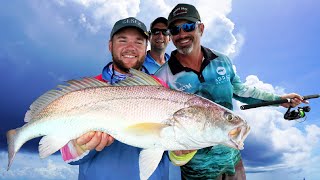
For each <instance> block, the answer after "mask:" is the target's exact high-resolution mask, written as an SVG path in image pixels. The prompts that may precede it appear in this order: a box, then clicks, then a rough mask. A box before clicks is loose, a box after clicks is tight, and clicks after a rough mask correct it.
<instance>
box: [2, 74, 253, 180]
mask: <svg viewBox="0 0 320 180" xmlns="http://www.w3.org/2000/svg"><path fill="white" fill-rule="evenodd" d="M130 72H131V74H132V77H129V78H127V79H126V80H124V81H122V82H120V83H119V84H118V85H117V86H111V85H109V84H107V83H104V82H100V81H98V80H96V79H94V78H84V79H82V80H71V81H68V85H60V86H58V88H57V89H55V90H51V91H49V92H47V93H45V94H44V95H42V96H40V97H39V98H38V99H37V100H36V101H35V102H33V103H32V105H31V106H30V110H29V111H27V113H26V116H25V122H27V123H26V124H25V125H24V126H22V127H20V128H17V129H13V130H10V131H8V132H7V142H8V157H9V161H8V170H9V168H10V166H11V164H12V161H13V158H14V156H15V154H16V153H17V152H18V150H19V149H20V147H21V146H22V145H23V144H24V143H25V142H27V141H29V140H30V139H33V138H36V137H41V136H44V137H43V138H42V139H41V140H40V142H39V144H40V145H39V154H40V157H41V158H45V157H47V156H49V155H51V154H53V153H54V152H56V151H58V150H59V149H60V148H62V147H63V146H64V145H65V144H67V143H68V142H69V141H70V140H72V139H76V138H78V137H79V136H81V135H83V134H85V133H87V132H89V131H103V132H105V133H108V134H110V135H112V136H113V137H114V138H115V139H117V140H119V141H121V142H123V143H126V144H128V145H131V146H136V147H139V148H143V150H142V151H141V153H140V158H139V167H140V178H141V179H148V177H149V176H150V175H151V174H152V173H153V171H154V170H155V169H156V167H157V166H158V163H159V161H160V160H161V157H162V154H163V152H164V151H166V150H193V149H200V148H204V147H209V146H214V145H217V144H224V145H227V146H230V147H233V148H237V149H243V141H244V139H245V138H246V136H247V134H248V132H249V129H250V128H249V126H248V125H247V123H246V122H245V121H244V120H243V119H241V118H240V117H239V116H237V115H235V114H234V113H233V112H232V111H230V110H228V109H226V108H224V107H222V106H220V105H218V104H216V103H214V102H212V101H209V100H207V99H205V98H202V97H200V96H197V95H193V94H188V93H184V92H180V91H175V90H171V89H168V88H165V87H163V86H161V85H160V83H158V82H157V81H156V80H154V79H153V78H152V77H151V76H148V75H146V74H144V73H141V72H139V71H136V70H131V71H130ZM106 148H107V147H106Z"/></svg>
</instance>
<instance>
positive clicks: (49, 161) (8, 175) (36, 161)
mask: <svg viewBox="0 0 320 180" xmlns="http://www.w3.org/2000/svg"><path fill="white" fill-rule="evenodd" d="M0 158H1V159H2V161H1V162H0V164H1V167H6V165H7V164H6V161H4V160H6V159H7V153H5V152H0ZM77 177H78V166H71V165H68V164H67V163H65V162H63V161H62V158H61V156H60V155H52V156H50V157H48V158H46V159H40V158H39V156H38V155H37V154H32V153H25V152H18V153H17V155H16V157H15V159H14V161H13V164H12V166H11V168H10V170H9V171H6V170H5V169H4V168H1V169H0V179H55V180H56V179H68V180H72V179H77Z"/></svg>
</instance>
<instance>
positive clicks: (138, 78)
mask: <svg viewBox="0 0 320 180" xmlns="http://www.w3.org/2000/svg"><path fill="white" fill-rule="evenodd" d="M130 73H131V74H132V76H128V77H127V78H126V79H125V80H122V81H120V82H118V83H116V84H114V86H143V85H151V86H162V84H161V83H160V82H158V81H157V80H155V79H154V78H153V77H152V76H150V75H148V74H146V73H144V72H141V71H138V70H135V69H130Z"/></svg>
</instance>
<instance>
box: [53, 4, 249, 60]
mask: <svg viewBox="0 0 320 180" xmlns="http://www.w3.org/2000/svg"><path fill="white" fill-rule="evenodd" d="M72 2H73V3H76V4H77V5H79V6H81V7H82V8H83V12H81V14H80V15H79V20H78V21H79V23H80V24H81V25H82V26H83V27H84V28H86V29H87V30H89V31H90V32H92V33H96V32H98V31H99V30H101V29H102V27H108V29H111V27H112V26H113V24H114V23H115V22H116V21H117V20H119V19H121V18H126V17H129V16H133V17H137V18H138V19H140V20H141V21H143V22H145V24H146V26H147V27H148V28H149V24H150V23H151V22H152V21H153V20H154V19H155V18H156V17H158V16H164V17H168V15H169V13H170V11H171V10H172V8H173V7H174V6H175V5H176V4H177V3H178V2H177V1H172V0H146V1H143V2H142V1H136V0H129V1H128V0H118V1H106V0H93V1H87V0H74V1H72ZM57 3H58V4H66V3H65V2H64V1H57ZM184 3H190V4H193V5H194V6H195V7H196V8H197V9H198V11H199V13H200V16H201V20H202V22H203V23H204V24H205V33H204V35H203V38H202V42H203V45H205V46H208V47H210V48H213V49H215V50H216V51H219V52H221V53H224V54H227V55H230V56H232V57H234V56H235V55H237V53H236V50H240V48H241V45H242V44H243V41H244V37H243V36H242V35H241V34H240V33H237V34H233V30H234V23H233V22H232V21H231V20H230V19H229V18H228V17H227V15H228V14H229V13H230V12H231V10H232V1H231V0H226V1H220V0H213V1H205V0H201V1H194V0H188V1H184ZM155 12H156V13H155ZM206 12H210V13H206ZM104 30H105V28H104ZM171 48H172V46H171Z"/></svg>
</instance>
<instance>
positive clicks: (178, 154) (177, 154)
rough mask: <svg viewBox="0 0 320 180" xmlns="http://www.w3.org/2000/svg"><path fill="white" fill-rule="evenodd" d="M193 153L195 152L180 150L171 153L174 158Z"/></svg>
mask: <svg viewBox="0 0 320 180" xmlns="http://www.w3.org/2000/svg"><path fill="white" fill-rule="evenodd" d="M193 151H196V150H180V151H172V152H173V153H174V154H175V155H176V156H181V155H184V154H189V153H192V152H193Z"/></svg>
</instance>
